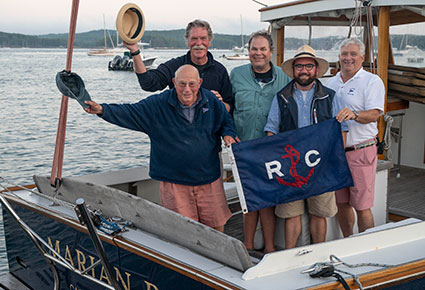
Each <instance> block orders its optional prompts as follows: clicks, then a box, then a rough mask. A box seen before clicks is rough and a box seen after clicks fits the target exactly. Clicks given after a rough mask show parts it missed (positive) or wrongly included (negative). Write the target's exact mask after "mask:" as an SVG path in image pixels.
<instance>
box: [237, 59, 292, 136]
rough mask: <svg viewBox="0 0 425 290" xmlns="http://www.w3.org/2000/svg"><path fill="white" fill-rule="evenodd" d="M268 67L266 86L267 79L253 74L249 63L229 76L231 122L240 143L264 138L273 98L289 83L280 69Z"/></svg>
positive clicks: (273, 66)
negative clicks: (233, 102) (269, 74)
mask: <svg viewBox="0 0 425 290" xmlns="http://www.w3.org/2000/svg"><path fill="white" fill-rule="evenodd" d="M271 67H272V71H271V72H272V79H271V80H270V81H269V82H267V83H265V84H264V82H265V80H264V77H266V78H267V76H264V75H263V76H259V75H257V74H255V73H254V71H253V69H252V65H251V64H250V63H248V64H244V65H241V66H238V67H235V68H234V69H233V70H232V72H231V74H230V80H231V83H232V87H233V95H234V99H235V110H234V112H233V120H234V122H235V126H236V130H237V132H238V137H239V139H240V140H241V141H247V140H252V139H256V138H261V137H265V136H266V134H265V133H264V130H263V129H264V125H265V124H266V122H267V115H268V113H269V110H270V105H271V103H272V100H273V97H274V95H275V94H276V93H277V92H278V91H279V90H280V89H281V88H283V87H284V86H286V85H287V84H288V83H289V81H290V79H289V77H288V76H287V75H286V74H285V73H284V72H283V71H282V69H281V68H280V67H278V66H276V65H273V64H271ZM258 77H260V78H261V79H262V81H261V83H262V84H263V85H262V84H260V82H259V81H258V80H257V78H258Z"/></svg>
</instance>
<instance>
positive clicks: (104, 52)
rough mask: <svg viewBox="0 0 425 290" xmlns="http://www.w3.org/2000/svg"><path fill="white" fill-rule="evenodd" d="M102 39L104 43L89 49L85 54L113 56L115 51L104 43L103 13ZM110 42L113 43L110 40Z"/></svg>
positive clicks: (104, 23)
mask: <svg viewBox="0 0 425 290" xmlns="http://www.w3.org/2000/svg"><path fill="white" fill-rule="evenodd" d="M103 39H104V41H105V45H104V47H103V48H101V49H90V51H89V52H87V54H88V55H89V56H113V55H114V54H115V53H116V52H114V51H112V50H110V49H108V46H107V45H106V21H105V14H103ZM111 43H113V42H112V41H111Z"/></svg>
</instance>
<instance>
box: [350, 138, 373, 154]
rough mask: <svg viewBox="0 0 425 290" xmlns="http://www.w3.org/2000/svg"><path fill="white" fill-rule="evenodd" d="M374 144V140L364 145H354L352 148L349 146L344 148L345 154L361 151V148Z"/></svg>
mask: <svg viewBox="0 0 425 290" xmlns="http://www.w3.org/2000/svg"><path fill="white" fill-rule="evenodd" d="M375 144H376V139H374V140H372V141H368V142H365V143H361V144H357V145H354V146H351V147H346V148H345V152H348V151H353V150H359V149H363V148H366V147H370V146H373V145H375Z"/></svg>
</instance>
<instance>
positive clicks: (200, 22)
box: [184, 19, 213, 41]
mask: <svg viewBox="0 0 425 290" xmlns="http://www.w3.org/2000/svg"><path fill="white" fill-rule="evenodd" d="M194 27H202V28H205V29H206V30H207V32H208V38H209V40H210V41H211V40H213V33H212V30H211V26H210V24H209V23H208V22H206V21H204V20H200V19H196V20H193V21H191V22H189V23H188V24H187V26H186V32H185V34H184V38H186V40H187V39H188V38H189V34H190V30H191V29H192V28H194Z"/></svg>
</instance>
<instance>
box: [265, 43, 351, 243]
mask: <svg viewBox="0 0 425 290" xmlns="http://www.w3.org/2000/svg"><path fill="white" fill-rule="evenodd" d="M328 68H329V64H328V62H327V61H326V60H325V59H322V58H318V57H316V52H315V51H314V50H313V48H311V47H310V46H308V45H303V46H302V47H300V48H299V49H298V50H297V51H296V52H295V56H294V58H292V59H289V60H287V61H285V62H284V63H283V65H282V69H283V71H284V72H285V73H286V74H287V75H289V76H290V77H292V78H293V80H292V81H291V82H290V83H289V84H288V85H286V86H285V87H284V88H283V89H282V90H281V91H279V92H278V93H277V94H276V96H275V97H274V99H273V102H272V105H271V107H270V112H269V116H268V119H267V124H266V126H265V128H264V131H266V133H267V135H268V136H270V135H274V134H277V133H279V132H285V131H289V130H294V129H297V128H302V127H305V126H309V125H312V124H316V123H318V122H321V121H324V120H327V119H330V118H333V117H335V116H336V115H337V113H338V111H339V110H340V105H339V104H338V100H337V98H335V92H334V91H333V90H331V89H329V88H327V87H325V86H323V85H322V83H321V82H320V81H319V80H318V78H320V77H322V76H323V75H324V74H325V73H326V72H327V70H328ZM347 130H348V129H347V127H346V124H344V123H343V124H342V132H343V134H342V135H343V139H344V140H345V136H346V131H347ZM324 137H325V136H324ZM344 144H345V141H344ZM306 201H307V206H308V212H309V214H310V234H311V237H312V242H313V243H320V242H324V241H325V239H326V217H332V216H334V215H335V214H336V213H337V207H336V202H335V194H334V192H327V193H324V194H321V195H318V196H313V197H310V198H308V199H307V200H306ZM304 210H305V201H304V200H297V201H294V202H289V203H285V204H280V205H277V206H276V210H275V213H276V215H277V216H279V217H281V218H285V247H286V248H287V249H289V248H294V247H296V245H297V241H298V237H299V235H300V233H301V215H302V214H303V213H304Z"/></svg>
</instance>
